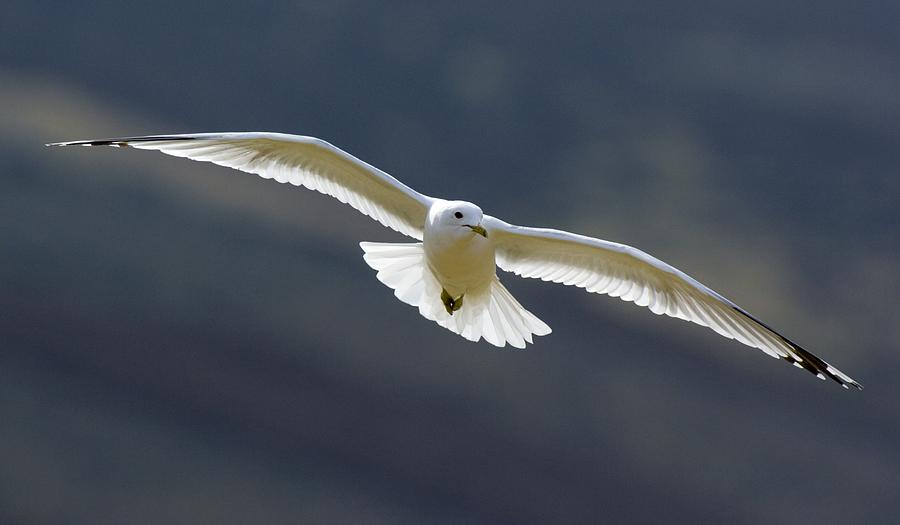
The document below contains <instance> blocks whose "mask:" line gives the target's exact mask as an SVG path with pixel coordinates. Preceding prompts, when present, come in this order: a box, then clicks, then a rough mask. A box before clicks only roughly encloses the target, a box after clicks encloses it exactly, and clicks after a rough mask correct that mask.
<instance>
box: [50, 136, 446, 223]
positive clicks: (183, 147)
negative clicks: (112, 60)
mask: <svg viewBox="0 0 900 525" xmlns="http://www.w3.org/2000/svg"><path fill="white" fill-rule="evenodd" d="M48 146H118V147H133V148H138V149H150V150H159V151H161V152H163V153H166V154H168V155H173V156H176V157H187V158H189V159H193V160H199V161H207V162H212V163H214V164H218V165H220V166H226V167H229V168H234V169H237V170H241V171H246V172H249V173H255V174H257V175H260V176H261V177H263V178H266V179H274V180H276V181H278V182H289V183H291V184H293V185H295V186H305V187H307V188H309V189H311V190H316V191H318V192H321V193H324V194H326V195H331V196H332V197H334V198H336V199H337V200H339V201H341V202H343V203H346V204H349V205H350V206H352V207H353V208H355V209H357V210H359V211H360V212H362V213H364V214H366V215H368V216H369V217H372V218H373V219H375V220H377V221H378V222H380V223H381V224H383V225H385V226H387V227H389V228H393V229H394V230H397V231H398V232H400V233H403V234H406V235H409V236H410V237H413V238H416V239H419V240H421V239H422V232H423V229H424V227H425V218H426V216H427V214H428V208H429V206H431V202H432V200H433V199H432V198H431V197H428V196H426V195H422V194H421V193H419V192H417V191H415V190H413V189H412V188H410V187H408V186H406V185H405V184H403V183H401V182H400V181H398V180H397V179H395V178H394V177H391V176H390V175H388V174H387V173H385V172H383V171H381V170H380V169H378V168H376V167H374V166H372V165H370V164H367V163H365V162H363V161H361V160H359V159H357V158H356V157H354V156H353V155H350V154H349V153H347V152H345V151H343V150H341V149H339V148H336V147H335V146H332V145H331V144H329V143H327V142H325V141H324V140H320V139H317V138H313V137H302V136H299V135H288V134H284V133H198V134H192V135H152V136H144V137H128V138H118V139H104V140H78V141H72V142H56V143H53V144H48Z"/></svg>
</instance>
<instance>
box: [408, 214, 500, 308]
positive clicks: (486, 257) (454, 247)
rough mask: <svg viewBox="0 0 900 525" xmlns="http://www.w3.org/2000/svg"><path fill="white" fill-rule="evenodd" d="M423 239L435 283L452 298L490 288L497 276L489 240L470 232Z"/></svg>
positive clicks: (426, 236)
mask: <svg viewBox="0 0 900 525" xmlns="http://www.w3.org/2000/svg"><path fill="white" fill-rule="evenodd" d="M431 233H432V234H431V235H429V232H428V231H427V230H426V232H425V236H424V239H423V243H424V247H425V258H426V260H427V261H428V267H429V268H430V269H431V271H432V273H434V276H435V277H436V278H437V280H438V282H440V283H441V285H442V286H443V287H444V289H445V290H447V292H448V293H450V295H452V296H453V297H459V296H461V295H463V294H465V293H467V292H468V291H470V290H477V289H480V288H482V287H484V286H488V285H490V283H491V281H492V280H493V277H494V275H495V274H496V273H497V270H496V264H495V262H494V245H493V243H492V242H491V241H490V238H485V237H482V236H481V235H478V234H477V233H474V232H472V231H469V230H465V231H463V230H460V232H459V233H457V232H451V233H449V234H448V233H444V234H442V235H434V234H433V232H431Z"/></svg>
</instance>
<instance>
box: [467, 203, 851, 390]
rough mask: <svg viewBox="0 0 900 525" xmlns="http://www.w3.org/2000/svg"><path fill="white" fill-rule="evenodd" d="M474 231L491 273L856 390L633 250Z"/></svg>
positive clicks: (550, 234) (546, 235)
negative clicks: (689, 330)
mask: <svg viewBox="0 0 900 525" xmlns="http://www.w3.org/2000/svg"><path fill="white" fill-rule="evenodd" d="M482 224H484V225H485V226H487V228H488V231H489V232H490V238H491V239H493V242H494V246H495V249H496V257H497V266H499V267H500V268H501V269H503V270H506V271H508V272H513V273H515V274H517V275H520V276H522V277H534V278H538V279H541V280H544V281H552V282H555V283H562V284H566V285H571V286H577V287H579V288H584V289H585V290H587V291H588V292H593V293H599V294H607V295H609V296H611V297H618V298H620V299H622V300H624V301H631V302H634V303H635V304H637V305H639V306H645V307H647V308H649V309H650V311H652V312H653V313H655V314H666V315H668V316H671V317H677V318H679V319H684V320H686V321H691V322H694V323H697V324H699V325H702V326H706V327H709V328H711V329H713V330H715V331H716V332H717V333H719V334H720V335H723V336H725V337H727V338H729V339H737V340H738V341H740V342H741V343H744V344H745V345H748V346H752V347H755V348H758V349H760V350H762V351H763V352H765V353H767V354H769V355H770V356H772V357H778V358H782V359H785V360H786V361H788V362H790V363H793V364H794V365H796V366H799V367H801V368H804V369H806V370H808V371H810V372H812V373H813V374H816V375H817V376H819V377H820V378H822V379H825V377H826V376H827V377H830V378H831V379H833V380H835V381H837V382H838V383H840V384H841V385H842V386H844V387H845V388H846V387H847V386H848V385H849V386H853V387H855V388H858V389H862V386H860V384H859V383H857V382H856V381H854V380H853V379H851V378H850V377H849V376H847V375H846V374H844V373H843V372H841V371H840V370H838V369H837V368H835V367H833V366H831V365H829V364H828V363H826V362H825V361H823V360H822V359H820V358H818V357H816V356H815V355H813V354H812V353H810V352H808V351H806V350H804V349H803V348H801V347H800V346H799V345H797V344H795V343H793V342H792V341H790V340H789V339H787V338H786V337H784V336H782V335H781V334H779V333H778V332H776V331H775V330H773V329H771V328H769V327H768V326H766V325H765V324H763V323H762V322H761V321H759V320H758V319H756V318H755V317H753V316H752V315H750V314H749V313H748V312H747V311H745V310H744V309H742V308H741V307H739V306H738V305H736V304H734V303H733V302H731V301H729V300H728V299H726V298H724V297H722V296H721V295H719V294H718V293H716V292H714V291H713V290H711V289H710V288H708V287H706V286H704V285H703V284H701V283H700V282H698V281H697V280H695V279H693V278H692V277H690V276H689V275H687V274H685V273H684V272H682V271H680V270H678V269H676V268H674V267H672V266H669V265H668V264H666V263H664V262H662V261H660V260H659V259H656V258H655V257H653V256H651V255H649V254H646V253H644V252H642V251H640V250H638V249H636V248H632V247H631V246H626V245H624V244H617V243H614V242H609V241H604V240H601V239H594V238H592V237H585V236H583V235H576V234H574V233H569V232H565V231H560V230H551V229H545V228H526V227H522V226H514V225H511V224H507V223H505V222H503V221H501V220H499V219H496V218H494V217H488V216H485V220H484V222H483V223H482Z"/></svg>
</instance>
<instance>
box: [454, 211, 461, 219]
mask: <svg viewBox="0 0 900 525" xmlns="http://www.w3.org/2000/svg"><path fill="white" fill-rule="evenodd" d="M453 216H454V217H456V218H457V219H462V212H456V213H454V214H453Z"/></svg>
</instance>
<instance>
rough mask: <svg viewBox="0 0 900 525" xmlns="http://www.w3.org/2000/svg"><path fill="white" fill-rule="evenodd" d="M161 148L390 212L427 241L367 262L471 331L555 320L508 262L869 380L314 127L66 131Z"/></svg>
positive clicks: (663, 281)
mask: <svg viewBox="0 0 900 525" xmlns="http://www.w3.org/2000/svg"><path fill="white" fill-rule="evenodd" d="M49 145H53V146H70V145H80V146H103V145H108V146H120V147H134V148H139V149H151V150H159V151H162V152H163V153H167V154H169V155H174V156H177V157H186V158H189V159H194V160H200V161H208V162H212V163H215V164H219V165H221V166H227V167H230V168H235V169H238V170H241V171H246V172H250V173H255V174H258V175H260V176H262V177H264V178H267V179H274V180H276V181H278V182H282V183H290V184H293V185H295V186H304V187H306V188H309V189H313V190H316V191H319V192H321V193H324V194H326V195H331V196H332V197H335V198H336V199H338V200H339V201H341V202H343V203H346V204H349V205H350V206H352V207H353V208H355V209H356V210H358V211H360V212H362V213H364V214H366V215H368V216H369V217H372V218H373V219H375V220H377V221H378V222H380V223H381V224H383V225H385V226H387V227H389V228H392V229H394V230H397V231H398V232H400V233H403V234H405V235H408V236H410V237H413V238H414V239H416V240H419V241H422V242H418V243H410V244H398V243H390V244H388V243H370V242H364V243H361V244H360V246H361V247H362V248H363V251H364V252H365V254H364V259H365V261H366V263H367V264H368V265H369V266H371V267H372V268H373V269H375V270H376V271H377V272H378V273H377V277H378V279H379V280H380V281H381V282H382V283H384V284H385V285H387V286H388V287H390V288H391V289H393V290H394V294H395V295H396V296H397V298H398V299H400V300H401V301H403V302H405V303H407V304H410V305H412V306H415V307H417V308H418V310H419V313H420V314H421V315H422V316H423V317H425V318H426V319H430V320H432V321H435V322H436V323H438V324H439V325H441V326H443V327H444V328H447V329H448V330H451V331H453V332H455V333H457V334H459V335H461V336H463V337H465V338H466V339H468V340H470V341H478V340H479V339H484V340H486V341H487V342H489V343H491V344H493V345H496V346H501V347H502V346H504V345H506V344H510V345H511V346H515V347H519V348H524V347H525V344H526V343H531V342H533V336H535V335H546V334H549V333H550V328H549V327H548V326H547V325H546V324H544V322H543V321H541V320H540V319H538V318H537V317H536V316H535V315H534V314H532V313H531V312H529V311H528V310H526V309H525V308H524V307H522V305H520V304H519V302H518V301H516V299H515V298H514V297H513V296H512V294H510V293H509V291H508V290H506V288H505V287H504V286H503V285H502V284H501V283H500V280H499V279H498V277H497V275H496V267H500V268H501V269H503V270H505V271H508V272H512V273H515V274H517V275H520V276H522V277H532V278H538V279H541V280H544V281H551V282H556V283H562V284H566V285H571V286H577V287H579V288H583V289H585V290H586V291H588V292H592V293H599V294H606V295H609V296H612V297H619V298H620V299H622V300H625V301H631V302H634V303H635V304H637V305H639V306H644V307H647V308H649V309H650V311H652V312H653V313H655V314H666V315H668V316H671V317H676V318H679V319H684V320H686V321H691V322H694V323H697V324H699V325H702V326H706V327H709V328H711V329H713V330H715V331H716V332H717V333H719V334H721V335H723V336H725V337H727V338H729V339H736V340H737V341H739V342H741V343H743V344H745V345H748V346H751V347H754V348H758V349H760V350H762V351H763V352H765V353H767V354H768V355H770V356H772V357H776V358H782V359H785V360H787V361H788V362H790V363H793V364H794V365H796V366H798V367H801V368H804V369H806V370H808V371H810V372H812V373H814V374H816V375H817V376H818V377H820V378H822V379H825V378H826V377H829V378H831V379H833V380H835V381H837V382H838V383H840V384H841V385H842V386H844V387H845V388H846V387H848V386H853V387H855V388H859V389H861V388H862V387H861V386H860V385H859V383H857V382H856V381H854V380H853V379H851V378H850V377H848V376H847V375H846V374H844V373H843V372H841V371H839V370H838V369H836V368H834V367H833V366H831V365H829V364H828V363H826V362H825V361H823V360H822V359H819V358H818V357H816V356H815V355H813V354H811V353H810V352H808V351H806V350H804V349H802V348H801V347H799V346H798V345H796V344H795V343H793V342H792V341H790V340H788V339H787V338H785V337H784V336H782V335H780V334H778V333H777V332H775V331H774V330H772V329H771V328H769V327H768V326H766V325H765V324H763V323H762V322H760V321H759V320H757V319H756V318H754V317H753V316H751V315H750V314H749V313H747V312H746V311H744V310H743V309H741V308H740V307H738V306H737V305H736V304H734V303H732V302H731V301H729V300H728V299H726V298H724V297H722V296H721V295H719V294H718V293H716V292H714V291H713V290H711V289H709V288H707V287H706V286H704V285H703V284H701V283H699V282H698V281H696V280H695V279H693V278H691V277H690V276H688V275H686V274H685V273H683V272H681V271H680V270H677V269H675V268H673V267H672V266H669V265H668V264H666V263H664V262H662V261H660V260H658V259H656V258H654V257H652V256H650V255H648V254H646V253H644V252H642V251H640V250H637V249H635V248H632V247H630V246H626V245H623V244H617V243H612V242H608V241H603V240H600V239H594V238H591V237H585V236H582V235H576V234H573V233H569V232H564V231H559V230H550V229H544V228H526V227H522V226H514V225H511V224H507V223H506V222H503V221H501V220H499V219H496V218H494V217H491V216H489V215H484V214H482V212H481V209H480V208H478V207H477V206H475V205H474V204H471V203H468V202H464V201H446V200H443V199H436V198H432V197H428V196H426V195H423V194H421V193H418V192H416V191H415V190H413V189H411V188H409V187H408V186H406V185H404V184H403V183H401V182H400V181H398V180H397V179H395V178H393V177H391V176H390V175H388V174H387V173H385V172H383V171H381V170H379V169H378V168H375V167H374V166H371V165H369V164H367V163H365V162H363V161H361V160H359V159H357V158H356V157H354V156H352V155H350V154H349V153H346V152H344V151H343V150H341V149H339V148H336V147H334V146H332V145H331V144H329V143H327V142H325V141H322V140H319V139H316V138H312V137H301V136H297V135H287V134H282V133H201V134H191V135H156V136H145V137H130V138H119V139H106V140H87V141H73V142H60V143H54V144H49Z"/></svg>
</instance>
